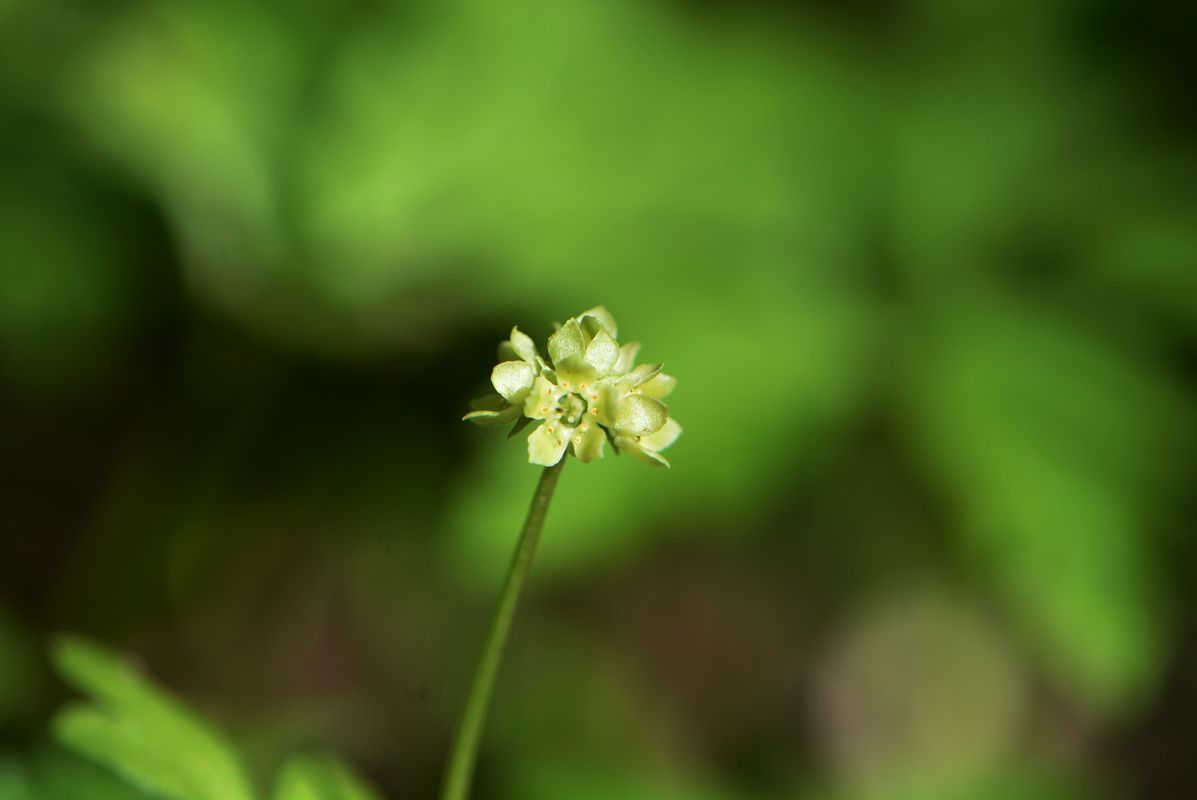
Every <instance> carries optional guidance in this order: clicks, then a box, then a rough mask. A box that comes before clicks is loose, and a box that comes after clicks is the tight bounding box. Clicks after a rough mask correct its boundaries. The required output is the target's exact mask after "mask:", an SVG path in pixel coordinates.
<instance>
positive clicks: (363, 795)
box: [274, 756, 381, 800]
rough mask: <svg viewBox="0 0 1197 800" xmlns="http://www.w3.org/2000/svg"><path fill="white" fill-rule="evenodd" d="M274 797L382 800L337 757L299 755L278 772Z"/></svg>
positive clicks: (288, 798)
mask: <svg viewBox="0 0 1197 800" xmlns="http://www.w3.org/2000/svg"><path fill="white" fill-rule="evenodd" d="M274 800H381V795H379V794H378V793H377V792H375V791H374V790H373V789H372V788H371V787H369V786H368V785H366V783H365V782H364V781H362V779H361V778H359V777H358V776H357V775H355V774H354V773H353V772H352V771H350V769H349V768H348V767H346V766H345V765H344V764H343V763H341V762H340V761H338V760H337V759H334V758H329V757H327V756H302V757H299V758H294V759H292V760H291V761H289V762H288V763H287V765H286V766H285V767H283V770H282V772H280V773H279V777H278V783H277V784H276V785H275V789H274Z"/></svg>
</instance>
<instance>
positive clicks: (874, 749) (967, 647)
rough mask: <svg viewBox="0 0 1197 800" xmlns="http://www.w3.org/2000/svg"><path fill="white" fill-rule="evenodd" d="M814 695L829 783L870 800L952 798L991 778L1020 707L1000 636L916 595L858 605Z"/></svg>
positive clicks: (1010, 745)
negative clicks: (859, 609)
mask: <svg viewBox="0 0 1197 800" xmlns="http://www.w3.org/2000/svg"><path fill="white" fill-rule="evenodd" d="M814 691H815V697H814V702H813V703H811V705H810V707H811V708H812V714H813V728H814V730H813V732H814V738H815V740H816V742H817V744H818V747H819V748H820V749H821V750H822V751H823V752H824V754H825V756H826V758H827V759H828V760H829V762H830V767H831V771H832V774H833V776H834V779H835V780H836V781H837V783H839V784H840V785H841V786H842V788H844V789H847V790H849V791H850V792H853V793H857V794H860V795H864V796H870V797H871V796H877V797H898V796H903V795H920V796H927V795H929V796H949V797H950V796H953V795H954V794H955V793H956V792H960V791H965V790H967V789H968V788H969V787H972V786H977V785H979V784H980V783H982V782H984V781H985V780H986V779H987V778H989V777H992V776H995V775H997V774H1000V773H1001V771H1002V769H1003V764H1005V763H1007V762H1008V761H1009V759H1010V757H1011V755H1012V754H1013V752H1014V750H1015V748H1016V746H1017V744H1018V742H1019V739H1020V738H1021V735H1022V731H1023V729H1024V727H1025V721H1026V717H1027V713H1028V700H1029V698H1028V691H1027V686H1026V684H1025V678H1024V673H1023V670H1022V669H1020V666H1019V664H1018V663H1017V660H1016V658H1015V656H1014V653H1013V651H1012V649H1011V648H1010V645H1009V643H1008V642H1006V641H1005V639H1004V638H1003V636H1002V635H1001V634H1000V632H999V631H997V630H996V629H995V628H994V627H993V626H992V625H990V624H989V623H988V622H987V620H986V619H985V618H984V616H983V615H981V614H980V613H979V612H978V611H976V610H975V609H974V608H972V607H970V605H969V602H968V600H967V598H963V597H957V596H953V595H951V594H949V593H947V592H942V591H931V590H925V589H919V590H917V591H912V592H907V593H905V594H901V595H898V596H896V597H895V596H890V597H887V598H885V599H884V600H883V601H880V602H875V603H873V604H871V605H870V606H868V607H866V608H865V609H863V610H862V613H860V614H859V615H858V617H857V619H856V620H855V621H853V622H850V624H848V625H847V626H846V627H845V628H844V632H843V633H842V634H841V635H840V637H839V638H838V639H837V640H836V641H834V642H832V643H831V646H830V647H829V648H828V650H827V653H826V655H825V657H824V659H823V661H822V663H821V664H820V667H819V671H818V673H817V677H816V679H815V682H814Z"/></svg>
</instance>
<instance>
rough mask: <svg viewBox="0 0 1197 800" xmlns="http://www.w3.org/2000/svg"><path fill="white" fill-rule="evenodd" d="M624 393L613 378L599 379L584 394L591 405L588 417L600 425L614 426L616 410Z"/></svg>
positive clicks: (587, 412) (587, 413)
mask: <svg viewBox="0 0 1197 800" xmlns="http://www.w3.org/2000/svg"><path fill="white" fill-rule="evenodd" d="M622 394H623V393H622V392H621V391H620V390H619V387H618V385H617V384H616V382H615V380H614V379H613V378H606V379H604V380H601V381H599V382H598V383H597V384H596V385H595V386H594V387H593V388H591V389H588V390H586V392H585V394H584V395H583V396H584V397H585V398H586V402H587V404H588V405H589V408H587V409H586V418H587V419H589V420H591V421H593V422H597V423H599V424H600V425H606V426H607V427H612V426H613V425H614V424H615V423H614V419H615V410H616V408H617V407H618V406H619V398H620V397H621V396H622Z"/></svg>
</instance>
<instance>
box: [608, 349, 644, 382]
mask: <svg viewBox="0 0 1197 800" xmlns="http://www.w3.org/2000/svg"><path fill="white" fill-rule="evenodd" d="M638 352H640V342H628V343H627V344H625V345H624V346H623V347H621V348H619V360H618V361H616V362H615V368H614V369H613V370H612V372H614V373H615V374H616V375H622V374H624V373H625V372H628V371H629V370H631V368H632V365H633V364H635V363H636V354H637V353H638Z"/></svg>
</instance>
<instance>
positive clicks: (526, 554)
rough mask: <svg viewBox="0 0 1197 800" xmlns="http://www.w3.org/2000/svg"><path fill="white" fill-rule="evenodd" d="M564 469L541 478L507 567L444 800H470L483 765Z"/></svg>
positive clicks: (459, 732)
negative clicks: (496, 699) (494, 700)
mask: <svg viewBox="0 0 1197 800" xmlns="http://www.w3.org/2000/svg"><path fill="white" fill-rule="evenodd" d="M564 465H565V458H564V456H563V457H562V458H561V460H560V461H558V462H557V463H556V464H555V465H554V466H551V467H545V470H544V472H543V473H542V474H541V476H540V483H538V484H537V485H536V494H534V495H533V496H532V506H531V507H530V508H529V509H528V518H527V519H526V520H524V530H523V531H522V532H521V533H520V539H519V542H518V543H517V544H516V547H515V554H514V555H513V556H512V557H511V565H510V566H509V567H508V568H507V579H506V580H505V581H504V582H503V590H502V591H501V592H500V593H499V604H498V606H497V607H496V608H495V616H494V618H493V619H492V620H491V622H490V630H488V631H487V633H486V644H485V645H483V648H482V658H481V660H480V661H479V662H478V667H477V668H476V669H475V670H474V683H473V684H472V685H471V686H470V696H469V698H468V699H467V700H466V707H465V713H464V714H463V715H462V717H461V727H460V728H458V730H457V739H456V740H455V741H454V742H453V751H452V753H451V754H450V756H449V762H448V764H447V765H446V766H445V776H444V783H443V784H442V785H441V800H466V798H467V797H469V791H470V777H471V776H472V775H473V773H474V762H475V761H477V760H478V742H479V740H480V738H481V736H482V726H483V723H485V722H486V709H487V707H488V706H489V705H490V695H491V690H492V689H493V688H494V685H495V676H496V675H497V674H498V671H499V661H500V659H501V658H502V656H503V645H504V644H506V642H507V634H508V632H510V630H511V621H512V619H513V618H514V617H515V609H516V606H517V605H518V604H519V599H520V589H521V588H522V587H523V585H524V579H525V578H526V577H528V570H529V569H530V568H531V567H532V556H533V554H535V552H536V543H537V542H538V541H540V531H541V529H542V528H543V527H544V517H545V514H546V513H547V512H548V510H549V501H550V500H551V499H552V498H553V489H555V488H556V487H557V477H558V476H559V475H561V468H562V467H563V466H564Z"/></svg>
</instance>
